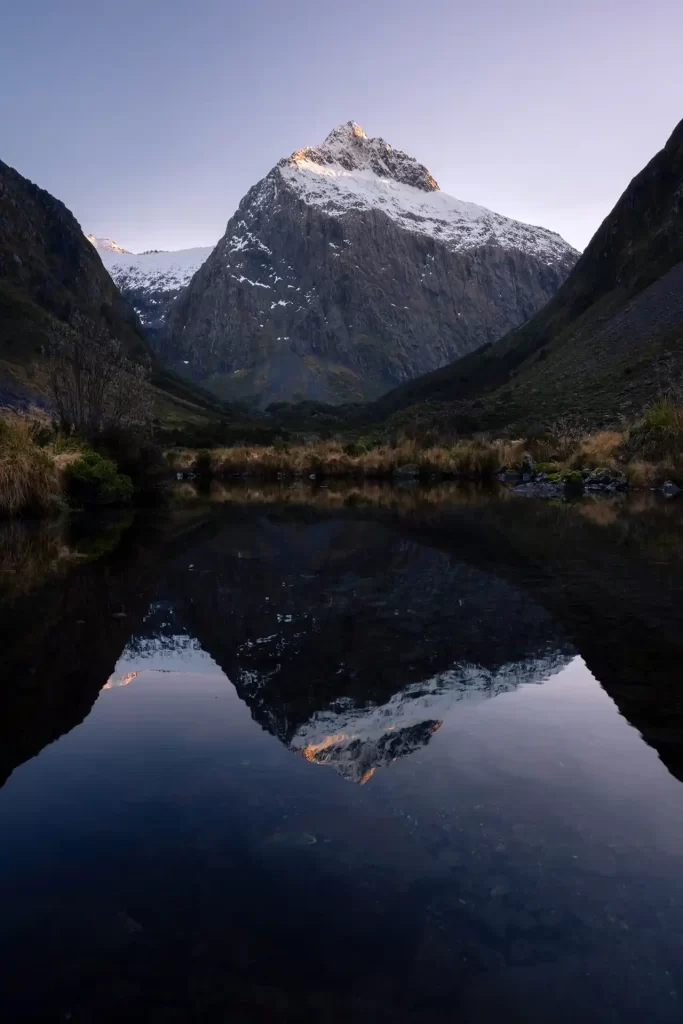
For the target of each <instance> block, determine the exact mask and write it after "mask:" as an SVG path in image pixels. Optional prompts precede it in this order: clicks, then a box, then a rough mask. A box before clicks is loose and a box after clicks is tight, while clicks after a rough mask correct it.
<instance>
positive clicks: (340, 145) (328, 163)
mask: <svg viewBox="0 0 683 1024" xmlns="http://www.w3.org/2000/svg"><path fill="white" fill-rule="evenodd" d="M309 163H310V164H314V165H317V166H318V167H319V168H326V169H327V168H329V169H330V171H332V172H334V169H335V168H337V171H338V173H339V172H343V171H346V172H367V173H368V174H370V175H376V176H377V177H378V178H388V179H391V180H393V181H395V182H397V183H398V184H401V185H409V186H410V187H411V188H416V189H420V190H421V191H423V192H436V191H438V190H439V186H438V185H437V183H436V181H435V180H434V178H433V177H432V176H431V174H430V173H429V171H428V170H427V168H426V167H425V166H424V165H423V164H420V163H418V162H417V160H415V158H414V157H412V156H408V154H407V153H402V152H401V150H400V149H393V147H392V146H390V145H389V143H388V142H387V141H386V140H385V139H382V138H375V139H373V138H369V137H368V136H367V135H366V134H365V132H364V131H363V129H362V128H361V126H360V125H359V124H356V122H355V121H347V122H346V124H340V125H339V126H338V127H337V128H334V129H333V130H332V131H331V132H330V134H329V135H328V136H327V138H326V139H325V141H324V142H323V144H322V145H320V146H306V147H305V148H304V149H297V150H295V152H294V153H292V155H291V156H290V157H289V158H285V159H284V160H282V161H281V162H280V165H281V166H283V167H287V166H289V167H293V168H296V169H297V170H303V171H306V170H310V169H311V168H309V167H308V166H307V165H308V164H309Z"/></svg>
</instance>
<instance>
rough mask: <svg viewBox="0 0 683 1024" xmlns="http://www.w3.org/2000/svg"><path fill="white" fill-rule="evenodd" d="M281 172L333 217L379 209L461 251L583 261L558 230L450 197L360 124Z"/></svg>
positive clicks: (299, 153)
mask: <svg viewBox="0 0 683 1024" xmlns="http://www.w3.org/2000/svg"><path fill="white" fill-rule="evenodd" d="M278 170H279V172H280V175H281V176H282V178H283V179H284V182H285V184H286V185H287V186H288V187H289V188H291V189H292V190H293V191H294V192H296V193H297V195H298V196H299V197H300V198H301V199H303V200H304V202H306V203H307V204H308V205H311V206H319V207H322V208H323V209H324V210H325V213H326V214H327V215H329V216H333V217H342V216H344V215H345V214H346V213H350V212H353V211H369V210H378V211H381V212H382V213H384V214H386V215H387V216H388V217H390V218H391V219H392V220H393V221H395V222H396V223H397V224H398V225H399V227H401V228H402V229H403V230H406V231H411V232H414V233H416V234H420V235H427V236H428V237H430V238H433V239H435V240H437V241H439V242H441V243H443V244H445V245H446V246H447V248H449V249H450V250H451V251H454V252H455V251H464V250H471V249H478V248H480V247H482V246H497V247H500V248H502V249H507V250H510V249H512V250H516V251H520V252H525V253H531V254H533V255H534V256H536V257H539V258H540V259H542V260H544V261H545V262H546V263H547V264H548V265H556V264H563V263H566V262H567V259H568V257H569V258H570V259H571V258H572V257H574V259H575V258H576V257H577V256H578V253H576V252H575V251H574V250H573V249H572V248H571V246H569V245H568V244H567V243H566V242H565V241H564V239H563V238H561V237H560V236H559V235H558V234H556V233H555V232H554V231H549V230H548V229H547V228H542V227H535V226H533V225H530V224H524V223H522V222H521V221H517V220H513V219H512V218H511V217H506V216H504V215H502V214H499V213H494V212H493V211H492V210H488V209H486V208H485V207H483V206H478V205H477V204H476V203H469V202H464V201H463V200H460V199H456V198H454V197H453V196H449V195H447V194H446V193H445V192H442V191H441V189H440V188H439V185H438V184H437V182H436V180H435V179H434V178H433V177H432V175H431V173H430V172H429V170H428V169H427V168H426V167H425V166H424V165H423V164H421V163H418V161H417V160H415V158H414V157H412V156H408V154H407V153H402V152H401V150H398V149H393V148H392V147H391V146H390V145H389V143H388V142H386V141H385V140H384V139H382V138H370V137H369V136H367V135H366V134H365V132H364V131H363V129H362V128H361V127H360V125H358V124H356V122H355V121H348V122H347V123H346V124H343V125H339V127H338V128H335V129H334V130H333V131H332V132H330V134H329V135H328V136H327V138H326V139H325V142H324V143H323V144H322V145H320V146H307V147H306V148H304V149H298V150H296V151H295V152H294V153H292V155H291V156H290V157H286V158H285V159H283V160H281V161H280V163H279V164H278Z"/></svg>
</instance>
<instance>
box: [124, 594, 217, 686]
mask: <svg viewBox="0 0 683 1024" xmlns="http://www.w3.org/2000/svg"><path fill="white" fill-rule="evenodd" d="M143 671H144V672H148V671H157V672H190V671H191V672H201V673H202V674H203V675H207V674H209V675H218V676H223V675H224V673H223V671H222V670H221V669H220V668H219V666H218V665H217V664H216V662H215V661H214V660H213V658H212V657H211V656H210V655H209V654H207V653H206V651H205V650H204V649H203V648H202V646H201V645H200V643H199V641H198V640H197V639H196V638H195V637H193V636H190V635H189V633H187V632H185V631H183V630H182V626H180V624H179V623H178V622H177V621H176V616H175V609H174V608H173V606H172V605H171V604H169V603H168V602H162V601H154V602H152V604H151V605H150V607H149V610H148V612H147V614H146V615H145V618H144V620H143V626H142V627H141V629H140V632H139V633H138V634H136V635H134V636H132V637H131V638H130V640H129V641H128V643H127V644H126V646H125V648H124V650H123V651H122V653H121V657H120V658H119V660H118V661H117V663H116V666H115V668H114V672H113V673H112V675H111V676H110V677H109V680H108V681H107V683H106V685H105V686H104V689H105V690H110V689H113V688H115V687H120V686H127V685H128V684H129V683H130V682H131V681H132V680H133V679H134V678H135V677H136V676H138V675H139V674H140V673H141V672H143Z"/></svg>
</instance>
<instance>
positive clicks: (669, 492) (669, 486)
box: [662, 480, 681, 498]
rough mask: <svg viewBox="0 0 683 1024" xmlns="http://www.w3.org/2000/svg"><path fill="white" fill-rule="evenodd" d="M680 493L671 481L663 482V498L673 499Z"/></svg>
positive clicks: (678, 488)
mask: <svg viewBox="0 0 683 1024" xmlns="http://www.w3.org/2000/svg"><path fill="white" fill-rule="evenodd" d="M680 493H681V488H680V487H679V486H678V484H675V483H674V482H673V480H665V481H664V483H663V484H662V494H663V495H664V497H665V498H675V497H676V496H677V495H679V494H680Z"/></svg>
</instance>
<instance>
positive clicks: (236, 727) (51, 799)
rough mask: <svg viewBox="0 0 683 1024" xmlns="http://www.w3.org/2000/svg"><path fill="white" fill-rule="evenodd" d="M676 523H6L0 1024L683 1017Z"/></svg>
mask: <svg viewBox="0 0 683 1024" xmlns="http://www.w3.org/2000/svg"><path fill="white" fill-rule="evenodd" d="M682 568H683V505H680V504H679V505H678V506H676V504H675V503H671V504H668V505H667V504H664V503H663V502H662V503H658V502H653V501H651V500H650V499H649V498H636V499H633V500H631V501H624V500H620V501H613V502H608V501H599V502H596V501H593V502H591V501H585V502H581V503H578V504H576V505H564V504H563V505H548V504H542V503H536V502H533V501H527V500H525V499H511V498H510V497H501V496H499V497H494V496H487V495H484V494H480V493H477V492H459V491H457V490H453V489H449V488H442V489H438V490H436V491H421V490H418V489H408V488H406V489H405V491H391V490H384V489H380V488H375V489H374V490H373V489H371V490H363V489H361V490H355V491H353V492H350V493H347V492H343V491H339V492H336V491H333V490H329V489H328V490H318V491H315V492H311V493H306V492H305V490H304V489H303V488H301V489H294V490H291V489H290V490H287V491H273V490H259V489H253V488H252V489H248V488H242V489H239V490H232V491H230V490H228V491H226V490H220V491H217V492H215V493H214V494H213V495H212V500H209V499H207V498H202V497H199V496H195V495H193V494H192V493H191V490H190V489H189V488H185V489H181V490H180V491H179V494H178V496H177V504H176V506H175V507H174V509H173V510H172V511H166V512H163V513H158V514H155V515H154V516H151V515H145V516H142V517H140V516H139V517H137V518H135V519H133V518H129V519H123V520H119V519H114V520H109V521H106V522H102V523H98V524H97V525H96V526H95V525H93V524H90V526H89V527H87V528H86V526H85V524H79V523H72V524H70V526H69V527H68V528H64V527H61V526H60V525H59V524H57V525H55V524H48V525H47V526H41V527H33V528H29V527H20V526H17V525H14V526H10V525H5V526H4V527H0V590H1V591H2V595H3V596H2V606H1V608H2V627H3V638H2V651H1V653H0V674H1V681H0V784H1V786H0V907H1V908H2V914H1V915H0V964H1V965H2V973H1V977H0V1019H2V1020H3V1021H7V1022H14V1021H24V1020H27V1021H43V1020H44V1021H56V1022H57V1021H59V1022H62V1021H74V1022H88V1024H90V1022H93V1024H100V1022H106V1021H117V1022H120V1021H123V1020H132V1021H136V1020H143V1021H149V1022H157V1021H163V1022H170V1021H183V1022H184V1021H202V1022H204V1021H206V1022H214V1021H216V1022H233V1021H234V1022H242V1021H258V1022H269V1021H277V1022H280V1021H310V1020H311V1019H316V1020H320V1021H325V1022H333V1024H337V1022H346V1021H352V1022H357V1021H360V1022H404V1021H406V1022H416V1021H429V1022H441V1021H444V1022H445V1021H449V1022H453V1021H463V1022H470V1021H472V1022H482V1021H483V1022H488V1021H491V1022H501V1021H503V1022H508V1021H511V1022H513V1021H514V1022H516V1021H519V1022H528V1021H533V1022H543V1024H546V1022H551V1021H552V1022H558V1021H559V1022H564V1021H566V1022H571V1024H574V1022H575V1021H578V1020H581V1021H587V1022H600V1024H603V1022H613V1021H614V1022H631V1021H633V1022H634V1024H635V1022H642V1021H645V1020H647V1021H649V1022H672V1024H674V1022H676V1024H680V1021H681V1020H682V1019H683V787H682V785H681V779H683V696H682V695H681V690H680V684H681V664H682V663H683V662H682V655H683V628H682V627H683V623H682V622H681V607H682V603H681V599H682V598H683V582H682V580H683V575H682V572H681V570H682Z"/></svg>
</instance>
